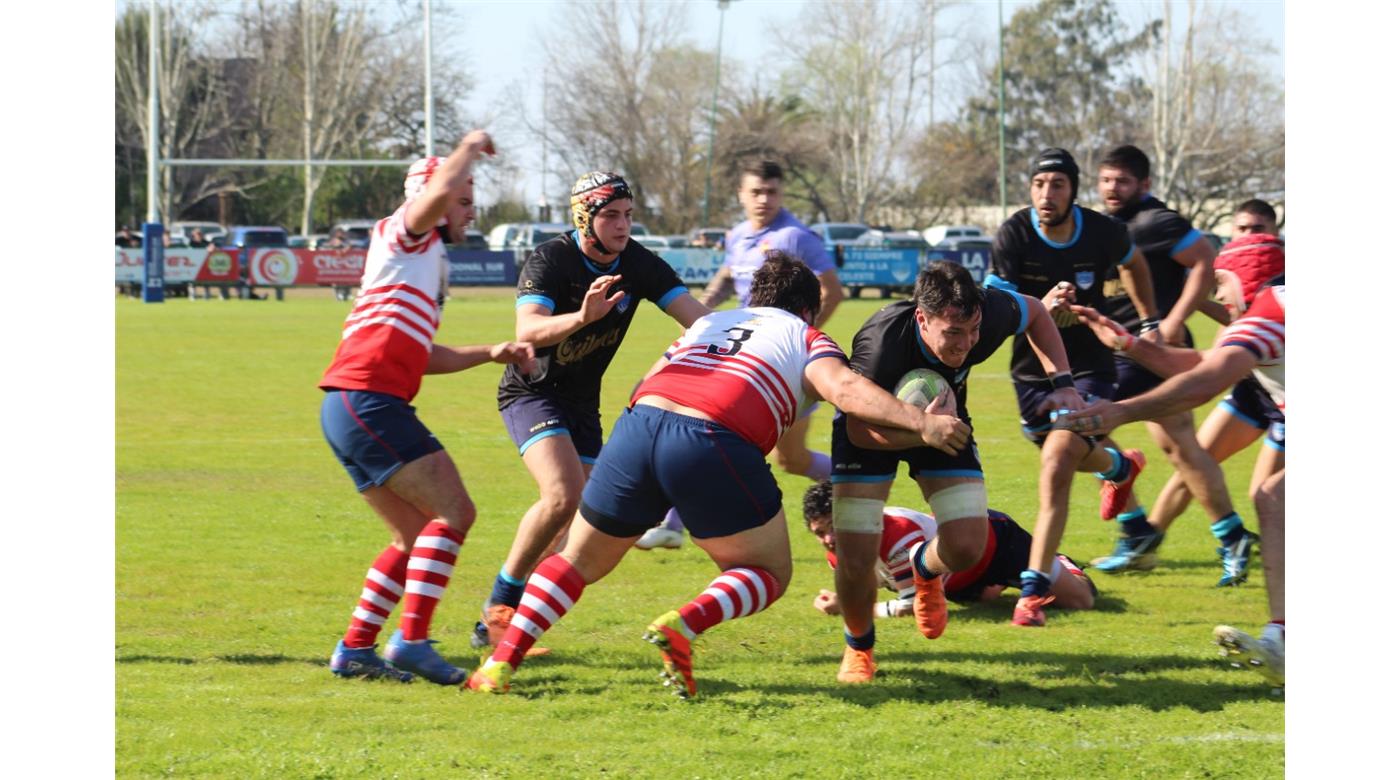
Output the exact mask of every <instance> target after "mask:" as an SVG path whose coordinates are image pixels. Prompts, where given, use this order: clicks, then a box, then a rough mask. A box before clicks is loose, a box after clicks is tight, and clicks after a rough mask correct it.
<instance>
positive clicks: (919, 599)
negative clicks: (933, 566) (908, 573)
mask: <svg viewBox="0 0 1400 780" xmlns="http://www.w3.org/2000/svg"><path fill="white" fill-rule="evenodd" d="M913 569H914V622H915V624H917V625H918V626H919V633H921V634H923V635H924V636H926V637H928V638H929V639H937V638H939V637H940V636H943V630H944V629H946V628H947V627H948V599H947V598H946V597H945V596H944V595H943V578H942V577H940V576H935V577H934V578H933V579H931V580H926V579H924V578H923V577H922V576H921V575H920V574H919V567H918V566H914V567H913Z"/></svg>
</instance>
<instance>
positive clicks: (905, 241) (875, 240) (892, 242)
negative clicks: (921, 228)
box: [850, 229, 928, 249]
mask: <svg viewBox="0 0 1400 780" xmlns="http://www.w3.org/2000/svg"><path fill="white" fill-rule="evenodd" d="M850 246H868V247H879V248H882V249H928V244H927V243H926V242H925V241H924V237H923V236H921V235H919V234H918V233H916V232H914V231H912V230H891V231H884V230H873V229H872V230H867V231H866V232H865V233H862V234H861V236H860V238H857V239H855V240H854V241H852V242H851V243H850Z"/></svg>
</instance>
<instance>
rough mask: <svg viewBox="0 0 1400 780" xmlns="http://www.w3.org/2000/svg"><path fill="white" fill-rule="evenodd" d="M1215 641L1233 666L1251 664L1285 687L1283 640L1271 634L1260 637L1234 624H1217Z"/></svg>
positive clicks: (1266, 677) (1276, 685) (1277, 684)
mask: <svg viewBox="0 0 1400 780" xmlns="http://www.w3.org/2000/svg"><path fill="white" fill-rule="evenodd" d="M1215 643H1216V644H1217V645H1220V654H1221V655H1222V656H1225V657H1226V658H1227V659H1229V661H1230V665H1231V666H1249V667H1251V668H1253V669H1254V670H1256V671H1258V672H1259V673H1260V674H1262V675H1264V679H1265V680H1267V681H1268V682H1269V684H1270V685H1273V686H1274V687H1277V688H1282V687H1283V672H1284V664H1283V642H1282V641H1279V640H1278V639H1275V638H1274V637H1270V636H1267V635H1265V636H1261V637H1260V638H1258V639H1255V638H1254V637H1252V636H1250V635H1249V634H1246V633H1245V632H1243V631H1241V630H1239V629H1238V628H1235V627H1234V626H1216V627H1215Z"/></svg>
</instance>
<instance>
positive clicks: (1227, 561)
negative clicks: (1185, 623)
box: [1093, 145, 1258, 587]
mask: <svg viewBox="0 0 1400 780" xmlns="http://www.w3.org/2000/svg"><path fill="white" fill-rule="evenodd" d="M1151 191H1152V168H1151V163H1150V162H1149V161H1148V159H1147V155H1146V154H1144V153H1143V152H1142V150H1141V149H1139V148H1137V147H1136V146H1132V145H1125V146H1119V147H1118V148H1116V149H1114V150H1112V151H1111V152H1109V153H1108V155H1107V156H1106V157H1105V158H1104V159H1103V161H1102V162H1100V163H1099V195H1100V196H1102V197H1103V200H1104V205H1105V206H1106V209H1107V212H1108V214H1109V215H1110V216H1112V217H1113V218H1114V219H1117V220H1119V221H1121V222H1123V223H1125V224H1127V226H1128V233H1129V234H1130V235H1131V236H1132V239H1133V243H1135V244H1137V247H1138V249H1139V250H1141V251H1142V253H1143V256H1144V257H1145V258H1147V266H1148V268H1149V269H1150V270H1151V272H1152V290H1153V293H1154V294H1155V296H1156V303H1157V309H1158V311H1160V312H1165V314H1164V315H1163V317H1162V321H1161V326H1160V332H1161V337H1162V341H1163V342H1164V343H1167V344H1172V345H1175V346H1186V347H1194V345H1195V342H1194V340H1193V339H1192V337H1191V331H1190V330H1189V329H1187V327H1186V319H1187V318H1188V317H1190V316H1191V314H1192V313H1193V312H1195V311H1196V310H1197V309H1198V308H1200V307H1201V305H1202V303H1203V302H1204V301H1205V300H1206V299H1207V297H1208V296H1209V295H1210V291H1211V289H1212V287H1213V286H1214V280H1215V275H1214V271H1213V265H1212V262H1213V261H1214V259H1215V250H1214V248H1212V246H1211V243H1210V241H1209V240H1208V239H1206V237H1205V235H1204V234H1202V233H1201V232H1200V231H1199V230H1196V229H1195V228H1193V227H1192V226H1191V223H1190V222H1188V221H1187V220H1186V219H1185V218H1183V217H1182V216H1181V215H1180V214H1178V213H1177V212H1175V211H1173V210H1171V209H1169V208H1167V206H1166V204H1164V203H1162V202H1161V201H1160V200H1158V199H1156V198H1154V197H1153V196H1152V192H1151ZM1117 287H1118V281H1117V279H1116V278H1113V276H1112V275H1111V276H1110V279H1109V282H1108V283H1107V284H1106V285H1105V288H1106V290H1105V292H1106V297H1105V300H1104V302H1103V309H1102V312H1103V313H1104V314H1106V315H1107V316H1109V317H1110V318H1112V319H1113V320H1114V321H1116V322H1117V323H1118V324H1120V325H1122V326H1123V327H1125V328H1127V329H1128V330H1137V331H1138V332H1150V331H1151V330H1152V329H1153V327H1154V326H1155V325H1154V323H1152V322H1150V321H1147V322H1144V321H1142V320H1141V319H1140V318H1139V317H1138V313H1137V310H1136V309H1134V308H1133V304H1132V302H1131V301H1130V300H1129V299H1128V296H1126V295H1123V294H1113V290H1116V289H1117ZM1114 365H1115V368H1116V369H1117V372H1118V388H1117V391H1116V392H1115V394H1114V396H1113V397H1114V398H1115V399H1123V398H1131V397H1133V396H1135V395H1139V394H1141V393H1143V392H1146V391H1147V390H1150V389H1152V388H1154V387H1156V386H1157V385H1159V384H1161V383H1162V378H1161V377H1159V376H1157V375H1156V374H1154V373H1152V372H1151V371H1149V370H1147V369H1146V368H1144V367H1142V366H1140V365H1138V364H1137V363H1135V362H1134V361H1132V360H1130V359H1128V358H1125V357H1123V356H1121V355H1115V356H1114ZM1147 432H1148V434H1149V435H1150V436H1151V437H1152V439H1153V441H1155V442H1156V443H1157V446H1159V447H1161V449H1162V452H1163V453H1165V454H1166V456H1167V459H1168V460H1169V461H1171V463H1172V465H1173V466H1174V467H1175V468H1176V475H1175V476H1177V477H1178V478H1179V479H1181V480H1182V481H1184V482H1185V484H1186V485H1187V486H1188V487H1189V488H1190V490H1191V493H1192V494H1193V495H1195V496H1196V497H1197V498H1198V499H1199V500H1200V502H1201V506H1202V508H1204V509H1205V511H1206V514H1207V516H1209V517H1210V519H1211V530H1212V532H1213V533H1214V534H1215V537H1216V539H1217V540H1218V541H1219V542H1220V547H1221V549H1222V550H1224V554H1222V555H1221V561H1222V565H1223V567H1224V573H1223V574H1222V576H1221V577H1220V580H1219V581H1218V582H1217V583H1216V584H1217V585H1218V586H1221V587H1224V586H1230V585H1238V584H1240V583H1242V582H1244V580H1245V577H1246V576H1247V574H1248V571H1249V558H1250V554H1251V552H1252V550H1253V547H1254V543H1255V542H1256V541H1257V540H1258V537H1257V536H1256V535H1254V534H1253V533H1250V532H1249V531H1247V530H1245V527H1244V522H1243V521H1242V520H1241V519H1240V516H1239V514H1238V513H1237V512H1235V508H1234V505H1233V504H1232V503H1231V502H1230V492H1229V489H1228V488H1227V487H1226V486H1225V473H1224V472H1223V471H1221V470H1220V464H1219V463H1218V462H1217V461H1216V460H1215V459H1214V458H1212V457H1211V456H1210V453H1208V452H1206V450H1205V449H1204V448H1203V447H1202V446H1201V444H1200V443H1199V442H1198V441H1197V440H1196V430H1195V419H1194V417H1193V416H1192V414H1191V412H1190V411H1189V410H1188V411H1184V412H1180V413H1178V414H1174V415H1172V416H1170V417H1165V418H1163V419H1160V420H1149V421H1148V422H1147ZM1165 497H1166V493H1165V490H1164V492H1163V494H1162V495H1159V496H1158V500H1157V504H1156V505H1154V507H1153V512H1152V515H1153V517H1155V516H1156V515H1157V514H1159V512H1161V511H1164V510H1165V507H1164V506H1162V504H1163V500H1164V498H1165ZM1124 510H1125V511H1123V512H1121V513H1119V514H1118V516H1117V520H1118V529H1119V539H1118V542H1117V544H1116V545H1115V547H1114V550H1113V552H1112V553H1111V554H1109V555H1108V556H1107V557H1105V558H1101V559H1098V560H1096V561H1095V562H1094V564H1093V565H1094V566H1095V567H1097V568H1098V569H1100V570H1102V571H1106V572H1122V571H1127V570H1129V569H1146V568H1151V565H1150V563H1151V560H1150V559H1148V558H1146V557H1145V556H1148V555H1151V554H1152V553H1153V551H1154V550H1156V549H1157V547H1158V546H1159V545H1160V544H1161V543H1162V539H1163V534H1162V532H1161V531H1159V530H1156V528H1155V527H1156V526H1157V525H1158V524H1157V523H1154V522H1152V519H1153V518H1152V517H1149V516H1148V514H1147V513H1146V512H1145V511H1144V510H1143V508H1142V507H1141V506H1138V505H1137V501H1136V500H1134V499H1133V498H1131V497H1130V498H1129V499H1128V503H1127V505H1125V506H1124ZM1105 519H1108V518H1105ZM1154 557H1155V556H1154Z"/></svg>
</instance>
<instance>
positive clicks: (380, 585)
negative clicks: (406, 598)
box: [344, 544, 408, 648]
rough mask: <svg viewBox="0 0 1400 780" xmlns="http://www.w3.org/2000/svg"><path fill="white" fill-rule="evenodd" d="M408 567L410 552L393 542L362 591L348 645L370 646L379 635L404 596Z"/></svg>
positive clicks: (376, 561)
mask: <svg viewBox="0 0 1400 780" xmlns="http://www.w3.org/2000/svg"><path fill="white" fill-rule="evenodd" d="M407 570H408V553H406V552H403V551H402V550H399V549H398V548H396V547H394V546H393V545H392V544H391V545H389V546H388V547H386V548H384V552H382V553H380V554H379V557H378V558H375V559H374V564H373V565H372V566H370V567H369V571H368V572H367V573H366V574H365V587H364V590H361V591H360V603H359V604H357V605H356V606H355V611H354V613H352V614H351V616H350V627H349V628H347V629H345V638H344V642H345V646H346V647H351V648H356V647H369V646H371V645H373V644H374V640H375V639H376V638H377V637H378V636H379V629H381V628H383V627H384V621H385V620H388V619H389V613H390V612H393V611H394V605H395V604H398V603H399V599H400V598H402V597H403V585H404V578H405V577H406V575H407Z"/></svg>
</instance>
